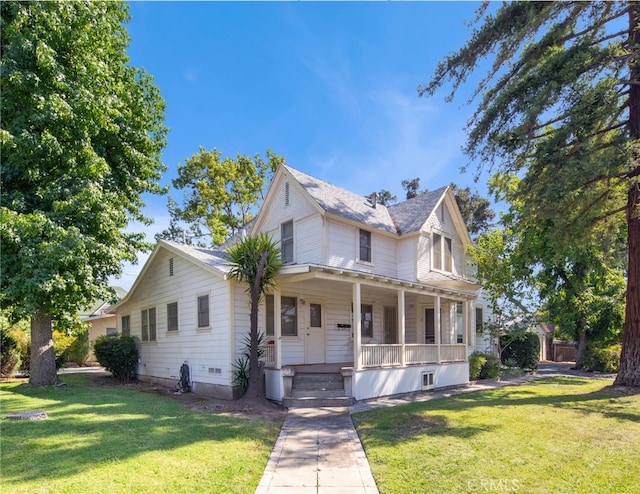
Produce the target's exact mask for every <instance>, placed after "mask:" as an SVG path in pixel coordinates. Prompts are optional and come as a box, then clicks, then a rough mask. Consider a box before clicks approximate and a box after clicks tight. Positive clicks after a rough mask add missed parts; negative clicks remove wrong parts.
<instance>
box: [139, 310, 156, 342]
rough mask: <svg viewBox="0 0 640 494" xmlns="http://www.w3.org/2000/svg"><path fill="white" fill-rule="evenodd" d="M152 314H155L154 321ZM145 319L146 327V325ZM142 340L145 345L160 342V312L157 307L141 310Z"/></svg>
mask: <svg viewBox="0 0 640 494" xmlns="http://www.w3.org/2000/svg"><path fill="white" fill-rule="evenodd" d="M151 314H153V320H152V318H151ZM145 319H146V321H147V322H146V325H145V324H144V321H145ZM152 321H153V322H152ZM145 332H146V335H145ZM145 336H146V338H145ZM140 340H141V341H143V342H145V343H151V342H154V341H158V311H157V310H156V307H155V305H154V306H149V307H145V308H144V309H140Z"/></svg>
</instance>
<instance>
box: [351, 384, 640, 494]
mask: <svg viewBox="0 0 640 494" xmlns="http://www.w3.org/2000/svg"><path fill="white" fill-rule="evenodd" d="M611 383H612V381H611V380H603V379H578V378H570V377H567V378H558V379H542V380H537V381H534V382H529V383H523V384H520V385H518V386H506V387H502V388H496V389H492V390H486V391H480V392H475V393H461V394H458V395H454V396H448V397H446V398H441V399H430V400H428V401H423V402H419V403H408V404H406V405H401V406H393V407H385V408H379V409H375V410H371V411H368V412H364V413H355V414H353V415H352V419H353V422H354V425H355V427H356V431H357V433H358V436H359V437H360V440H361V441H362V444H363V447H364V449H365V451H366V453H367V460H368V462H369V465H370V466H371V471H372V473H373V476H374V477H375V479H376V484H377V486H378V489H379V490H380V492H385V493H405V492H521V493H525V492H526V493H527V494H548V493H550V492H585V493H586V492H593V493H596V492H598V493H600V492H601V493H604V492H615V493H618V494H622V493H624V494H632V493H635V492H636V491H637V490H638V489H637V485H635V483H634V482H629V479H630V478H638V476H640V395H638V394H637V393H636V394H633V393H631V394H625V393H617V392H615V391H612V390H611V389H610V385H611ZM568 438H570V439H568ZM525 445H526V446H525ZM550 454H553V457H554V461H553V467H552V468H550V463H549V455H550ZM592 464H593V465H597V466H598V468H594V469H592V468H585V465H592ZM416 471H419V472H421V473H422V474H421V475H416ZM491 479H495V483H494V484H493V487H492V486H491V485H490V483H489V481H490V480H491ZM514 481H515V484H514ZM500 482H502V483H501V484H500Z"/></svg>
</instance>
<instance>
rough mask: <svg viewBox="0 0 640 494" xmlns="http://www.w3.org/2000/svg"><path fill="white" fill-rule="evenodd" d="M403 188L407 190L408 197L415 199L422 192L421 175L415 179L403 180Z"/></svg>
mask: <svg viewBox="0 0 640 494" xmlns="http://www.w3.org/2000/svg"><path fill="white" fill-rule="evenodd" d="M401 185H402V188H403V189H404V190H405V192H406V199H413V198H414V197H416V196H418V194H420V193H421V192H420V177H416V178H414V179H413V180H409V179H407V180H403V181H402V182H401Z"/></svg>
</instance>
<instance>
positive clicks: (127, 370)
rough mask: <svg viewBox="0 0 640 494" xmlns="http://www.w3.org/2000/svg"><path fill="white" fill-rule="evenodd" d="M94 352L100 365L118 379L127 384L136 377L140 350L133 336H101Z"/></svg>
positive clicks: (94, 345)
mask: <svg viewBox="0 0 640 494" xmlns="http://www.w3.org/2000/svg"><path fill="white" fill-rule="evenodd" d="M93 351H94V353H95V355H96V359H97V360H98V362H99V363H100V365H102V366H103V367H104V368H105V369H107V370H108V371H109V372H111V374H113V377H115V378H116V379H119V380H120V381H122V382H127V381H129V380H131V379H132V378H133V377H134V376H135V374H136V366H137V364H138V349H137V348H136V340H135V338H134V337H133V336H118V335H106V336H100V337H99V338H98V339H97V340H96V342H95V343H94V344H93Z"/></svg>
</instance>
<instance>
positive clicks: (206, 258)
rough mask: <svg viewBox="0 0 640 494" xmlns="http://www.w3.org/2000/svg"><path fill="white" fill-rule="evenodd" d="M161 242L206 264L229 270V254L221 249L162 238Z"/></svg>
mask: <svg viewBox="0 0 640 494" xmlns="http://www.w3.org/2000/svg"><path fill="white" fill-rule="evenodd" d="M160 242H161V243H165V244H167V245H168V246H170V247H171V248H172V249H174V250H177V251H180V252H182V253H183V254H185V255H187V256H189V257H191V258H193V259H195V260H196V261H198V262H201V263H202V264H205V265H206V266H209V267H212V268H215V269H218V270H220V271H223V272H228V271H229V269H230V266H229V256H228V255H227V253H226V252H223V251H221V250H211V249H203V248H200V247H194V246H193V245H187V244H180V243H178V242H173V241H171V240H160Z"/></svg>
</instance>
